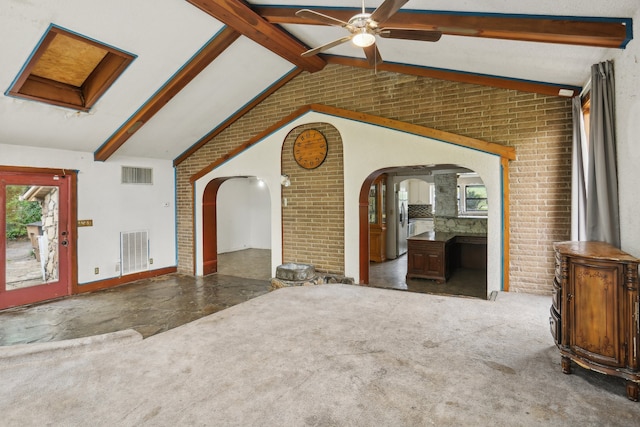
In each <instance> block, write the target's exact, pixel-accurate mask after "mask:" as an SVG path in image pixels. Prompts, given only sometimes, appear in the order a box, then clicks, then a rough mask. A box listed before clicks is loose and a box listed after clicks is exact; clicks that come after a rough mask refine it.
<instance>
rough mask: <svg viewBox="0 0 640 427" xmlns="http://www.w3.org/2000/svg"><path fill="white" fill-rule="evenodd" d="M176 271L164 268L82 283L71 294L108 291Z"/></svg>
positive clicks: (171, 268)
mask: <svg viewBox="0 0 640 427" xmlns="http://www.w3.org/2000/svg"><path fill="white" fill-rule="evenodd" d="M176 271H178V268H177V267H165V268H160V269H158V270H149V271H142V272H140V273H134V274H127V275H126V276H120V277H114V278H111V279H105V280H99V281H97V282H89V283H83V284H81V285H77V286H75V287H74V289H73V293H74V294H83V293H85V292H93V291H99V290H103V289H109V288H113V287H115V286H120V285H124V284H126V283H131V282H135V281H136V280H142V279H151V278H152V277H158V276H163V275H165V274H170V273H175V272H176Z"/></svg>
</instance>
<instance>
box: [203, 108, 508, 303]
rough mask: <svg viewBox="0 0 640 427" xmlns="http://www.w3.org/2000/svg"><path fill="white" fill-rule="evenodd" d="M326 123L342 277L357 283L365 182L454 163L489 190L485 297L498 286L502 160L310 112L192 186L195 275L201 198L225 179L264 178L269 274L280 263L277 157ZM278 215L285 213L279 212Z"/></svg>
mask: <svg viewBox="0 0 640 427" xmlns="http://www.w3.org/2000/svg"><path fill="white" fill-rule="evenodd" d="M316 122H327V123H331V124H332V125H333V126H335V127H336V128H337V129H338V131H339V132H340V134H341V136H342V141H343V147H344V148H343V149H344V181H345V182H344V194H345V197H344V198H345V274H346V275H347V276H350V277H353V278H354V279H355V280H356V282H358V281H359V279H360V271H359V253H358V252H359V247H358V242H359V235H358V233H359V231H358V230H359V224H358V221H359V218H358V197H359V194H360V188H361V186H362V183H363V182H364V180H365V179H366V178H367V177H368V176H369V175H370V174H371V173H372V172H373V171H376V170H378V169H382V168H386V167H397V166H403V165H415V164H439V163H455V164H457V165H460V166H462V167H466V168H468V169H471V170H474V171H476V172H477V173H478V174H479V175H480V176H481V177H482V179H483V181H484V183H485V185H486V186H487V189H488V196H489V209H490V210H489V219H488V230H489V231H488V234H489V235H488V239H487V240H488V248H487V250H488V258H489V262H488V266H487V268H488V271H487V282H488V286H487V287H488V292H491V291H494V290H500V289H501V286H502V212H503V206H502V190H501V188H502V179H501V166H500V158H499V157H498V156H495V155H491V154H487V153H482V152H480V151H477V150H471V149H466V148H462V147H459V146H456V145H453V144H449V143H444V142H441V141H436V140H433V139H429V138H424V137H420V136H415V135H411V134H407V133H403V132H398V131H395V130H390V129H386V128H382V127H379V126H373V125H369V124H366V123H361V122H356V121H352V120H347V119H342V118H338V117H333V116H328V115H324V114H320V113H316V112H310V113H307V114H305V115H304V116H302V117H299V118H298V119H296V120H294V121H293V122H291V123H288V124H286V125H285V126H283V127H282V128H280V129H278V130H276V131H275V132H273V133H272V134H270V135H268V136H267V137H265V138H264V139H263V140H262V141H260V142H258V143H257V144H255V145H254V146H252V147H251V148H249V149H248V150H246V151H244V152H242V153H241V154H240V155H238V156H237V157H235V158H232V159H230V160H229V161H227V162H226V163H224V164H222V165H221V166H220V167H218V168H216V169H214V170H213V171H211V172H210V173H208V174H207V175H205V176H204V177H202V178H201V179H199V180H198V181H197V182H196V191H195V201H194V206H195V212H194V214H195V224H196V236H195V241H196V272H197V274H198V275H202V246H201V242H202V195H203V192H204V189H205V187H206V185H207V183H208V182H210V181H211V180H212V179H214V178H219V177H229V176H257V177H259V178H262V179H263V180H264V181H265V182H266V184H267V186H268V187H269V189H270V195H271V218H272V221H271V249H272V260H271V264H272V273H275V268H276V267H277V266H278V265H280V264H281V263H282V261H281V257H282V241H281V236H282V227H281V223H282V216H281V207H280V199H281V187H280V154H281V150H282V143H283V141H284V139H285V137H286V136H287V134H288V133H289V132H290V131H291V129H293V128H295V127H297V126H300V125H302V124H306V123H316ZM390 141H393V144H390V143H389V142H390ZM282 209H286V207H283V208H282Z"/></svg>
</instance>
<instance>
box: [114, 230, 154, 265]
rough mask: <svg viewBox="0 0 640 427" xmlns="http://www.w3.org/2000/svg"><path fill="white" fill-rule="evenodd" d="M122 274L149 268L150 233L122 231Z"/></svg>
mask: <svg viewBox="0 0 640 427" xmlns="http://www.w3.org/2000/svg"><path fill="white" fill-rule="evenodd" d="M120 259H121V260H122V262H120V274H121V275H123V276H124V275H125V274H131V273H137V272H138V271H146V270H148V269H149V233H148V232H147V231H129V232H122V233H120Z"/></svg>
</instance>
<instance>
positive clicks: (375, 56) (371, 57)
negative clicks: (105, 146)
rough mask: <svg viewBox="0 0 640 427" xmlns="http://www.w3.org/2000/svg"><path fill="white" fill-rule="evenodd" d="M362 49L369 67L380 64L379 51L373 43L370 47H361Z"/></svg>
mask: <svg viewBox="0 0 640 427" xmlns="http://www.w3.org/2000/svg"><path fill="white" fill-rule="evenodd" d="M363 49H364V54H365V56H366V57H367V61H368V62H369V65H371V66H372V67H375V66H376V65H377V64H380V63H381V62H382V57H381V56H380V51H379V50H378V47H377V46H376V44H375V43H374V44H372V45H371V46H367V47H363Z"/></svg>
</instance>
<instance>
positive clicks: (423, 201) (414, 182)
mask: <svg viewBox="0 0 640 427" xmlns="http://www.w3.org/2000/svg"><path fill="white" fill-rule="evenodd" d="M408 181H409V190H408V192H409V204H410V205H428V204H429V203H430V201H429V200H430V198H429V184H428V183H427V182H425V181H423V180H421V179H409V180H408Z"/></svg>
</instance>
